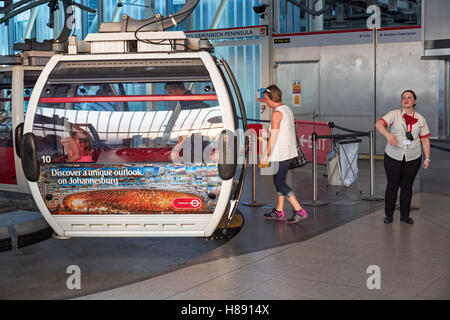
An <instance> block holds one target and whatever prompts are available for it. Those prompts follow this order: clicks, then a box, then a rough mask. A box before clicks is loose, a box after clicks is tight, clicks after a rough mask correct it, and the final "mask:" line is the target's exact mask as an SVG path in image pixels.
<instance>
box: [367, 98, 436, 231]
mask: <svg viewBox="0 0 450 320" xmlns="http://www.w3.org/2000/svg"><path fill="white" fill-rule="evenodd" d="M416 100H417V97H416V94H415V93H414V91H412V90H406V91H404V92H403V93H402V96H401V101H402V109H397V110H392V111H390V112H388V113H387V114H386V115H384V116H383V117H382V118H381V119H380V120H378V121H377V123H376V124H375V127H376V128H377V130H378V132H380V133H381V134H382V135H383V136H385V137H386V140H387V141H388V143H387V145H386V149H385V154H384V169H385V171H386V176H387V187H386V193H385V209H384V210H385V214H386V216H385V218H384V223H391V222H392V220H393V215H394V211H395V203H396V200H397V192H398V188H399V187H400V188H401V191H400V221H403V222H405V223H408V224H413V223H414V221H413V219H411V218H410V217H409V211H410V207H411V198H412V186H413V183H414V179H415V177H416V175H417V172H418V170H419V168H420V164H421V160H422V149H423V151H424V153H425V161H424V162H423V168H424V169H426V168H428V166H429V165H430V161H431V160H430V139H429V137H430V130H429V129H428V125H427V122H426V120H425V118H424V117H423V116H422V115H420V114H419V113H418V112H416V111H415V110H414V108H415V106H416ZM388 128H389V130H388Z"/></svg>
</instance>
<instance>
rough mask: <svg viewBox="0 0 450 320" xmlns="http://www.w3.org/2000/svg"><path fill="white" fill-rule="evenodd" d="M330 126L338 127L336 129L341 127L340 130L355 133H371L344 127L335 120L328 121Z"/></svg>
mask: <svg viewBox="0 0 450 320" xmlns="http://www.w3.org/2000/svg"><path fill="white" fill-rule="evenodd" d="M328 126H329V127H330V128H336V129H339V130H344V131H347V132H351V133H355V134H366V135H369V134H368V133H367V132H364V131H358V130H352V129H348V128H344V127H341V126H338V125H336V124H335V123H334V122H328Z"/></svg>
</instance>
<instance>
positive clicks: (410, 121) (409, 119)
mask: <svg viewBox="0 0 450 320" xmlns="http://www.w3.org/2000/svg"><path fill="white" fill-rule="evenodd" d="M414 113H415V112H413V115H412V116H409V115H407V114H406V112H405V113H404V114H403V118H404V119H405V122H406V127H408V126H409V132H411V131H412V126H413V124H414V123H416V122H417V119H416V118H414Z"/></svg>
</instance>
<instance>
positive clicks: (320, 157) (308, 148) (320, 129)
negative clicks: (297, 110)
mask: <svg viewBox="0 0 450 320" xmlns="http://www.w3.org/2000/svg"><path fill="white" fill-rule="evenodd" d="M295 124H296V127H297V137H298V141H299V143H300V146H301V147H302V149H303V152H304V153H305V155H306V157H307V158H308V161H312V136H311V135H312V133H313V131H314V128H315V131H316V133H317V135H318V136H325V135H330V134H331V129H330V127H328V123H327V122H317V121H316V122H315V124H314V121H305V120H295ZM330 147H331V146H330V139H319V140H317V163H320V164H324V165H326V164H327V156H328V154H329V153H330Z"/></svg>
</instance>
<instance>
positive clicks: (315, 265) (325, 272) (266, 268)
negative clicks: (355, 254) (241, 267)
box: [245, 257, 341, 281]
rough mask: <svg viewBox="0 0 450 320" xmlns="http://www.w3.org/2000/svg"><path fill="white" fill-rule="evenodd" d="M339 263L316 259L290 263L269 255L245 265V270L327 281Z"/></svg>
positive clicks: (336, 269)
mask: <svg viewBox="0 0 450 320" xmlns="http://www.w3.org/2000/svg"><path fill="white" fill-rule="evenodd" d="M340 265H341V263H336V262H332V263H329V264H324V263H321V262H318V261H317V260H315V261H312V260H306V261H302V262H298V261H294V263H291V261H285V260H279V259H276V258H272V257H270V258H267V259H264V260H262V261H259V262H258V263H255V264H252V265H250V266H248V267H246V268H245V270H248V271H254V272H256V273H267V274H271V275H279V276H286V277H290V278H296V279H304V280H310V281H328V280H329V279H330V277H331V276H333V274H334V273H336V272H337V271H338V270H340Z"/></svg>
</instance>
